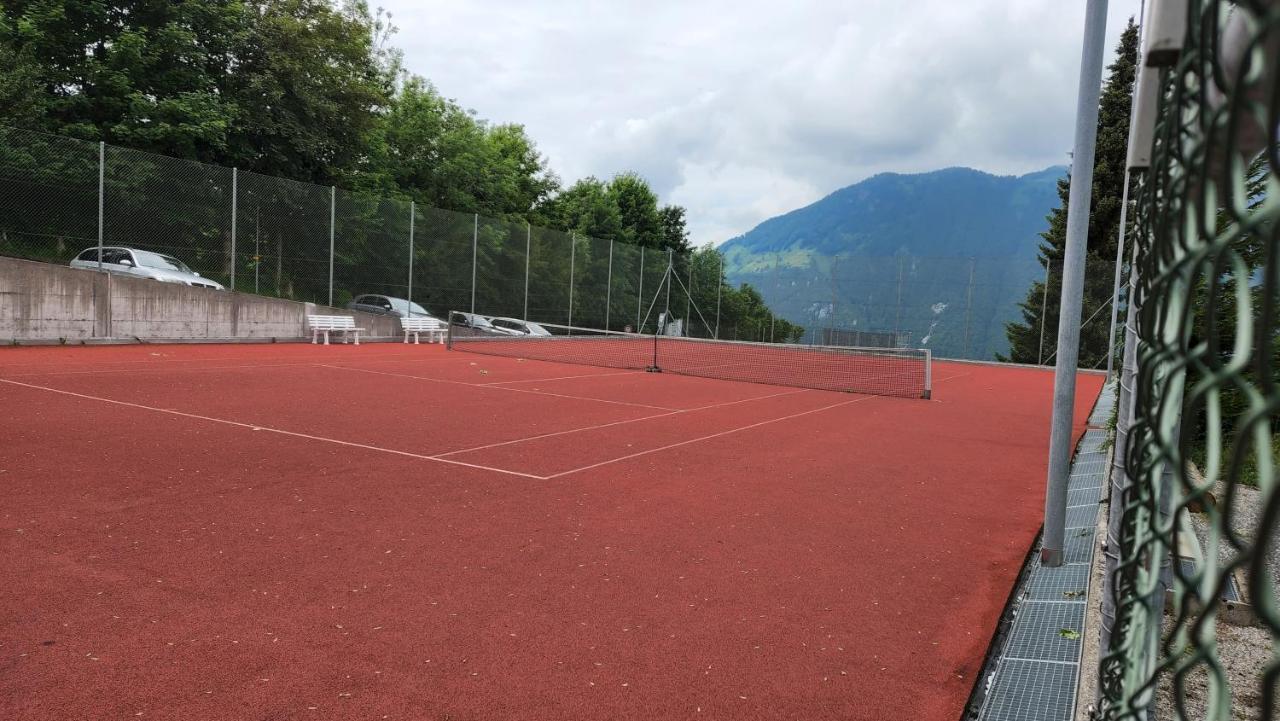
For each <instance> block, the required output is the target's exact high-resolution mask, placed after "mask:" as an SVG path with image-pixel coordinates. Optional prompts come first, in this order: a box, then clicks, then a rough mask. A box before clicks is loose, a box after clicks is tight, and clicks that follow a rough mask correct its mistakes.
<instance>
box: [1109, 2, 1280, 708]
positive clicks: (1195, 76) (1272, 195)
mask: <svg viewBox="0 0 1280 721" xmlns="http://www.w3.org/2000/svg"><path fill="white" fill-rule="evenodd" d="M1164 5H1165V7H1157V8H1155V10H1157V11H1163V12H1166V13H1168V11H1170V10H1175V11H1178V15H1176V16H1175V15H1166V16H1165V17H1160V16H1159V14H1158V13H1153V17H1152V20H1151V22H1150V26H1151V27H1152V28H1155V29H1158V30H1161V31H1164V34H1163V35H1158V34H1157V33H1156V32H1155V31H1154V30H1153V31H1148V32H1151V34H1152V35H1153V36H1156V41H1157V43H1158V42H1159V41H1163V44H1162V45H1157V43H1149V45H1148V50H1149V52H1148V53H1147V54H1146V61H1147V62H1146V67H1144V68H1143V69H1142V77H1140V80H1139V88H1140V91H1139V94H1138V99H1137V102H1138V103H1139V105H1138V107H1139V109H1140V110H1141V108H1142V107H1143V105H1142V103H1143V102H1144V101H1143V97H1142V89H1143V88H1144V86H1146V87H1149V88H1152V90H1151V96H1150V97H1151V103H1152V105H1153V107H1155V108H1158V109H1157V110H1154V111H1153V112H1152V114H1151V116H1152V117H1153V118H1154V119H1155V124H1154V128H1155V130H1154V143H1153V145H1152V146H1151V147H1152V154H1151V157H1150V166H1149V168H1145V169H1142V170H1141V171H1140V172H1135V173H1134V174H1133V180H1132V183H1133V196H1134V198H1135V205H1134V207H1135V225H1134V229H1133V232H1132V237H1133V239H1134V245H1135V247H1134V253H1133V268H1132V272H1131V275H1130V293H1131V296H1130V297H1131V298H1132V302H1131V303H1130V313H1129V319H1128V322H1127V327H1126V334H1125V335H1126V341H1125V356H1124V357H1125V362H1124V364H1123V369H1122V373H1121V382H1120V398H1119V403H1118V406H1119V410H1118V417H1117V424H1116V436H1115V446H1114V454H1115V458H1116V466H1115V467H1114V469H1113V476H1112V481H1111V484H1112V491H1111V509H1110V512H1111V519H1110V523H1111V527H1110V528H1109V531H1108V545H1107V553H1108V555H1109V556H1113V558H1110V559H1109V570H1110V573H1109V574H1108V586H1109V591H1110V592H1109V593H1108V594H1106V597H1105V599H1104V603H1107V605H1106V606H1105V607H1104V627H1103V633H1104V635H1103V638H1104V640H1103V644H1102V646H1103V653H1104V654H1105V655H1104V657H1103V659H1102V661H1101V664H1100V668H1099V701H1098V704H1097V707H1096V709H1095V716H1096V717H1097V718H1105V719H1148V718H1161V719H1214V720H1219V719H1221V720H1225V719H1271V718H1275V716H1276V707H1277V695H1278V692H1280V606H1277V603H1276V601H1277V585H1276V584H1277V575H1278V574H1280V554H1278V553H1277V523H1278V522H1280V493H1277V487H1276V467H1277V463H1278V462H1280V449H1278V447H1277V444H1276V431H1277V425H1278V419H1280V330H1278V327H1280V225H1278V221H1280V193H1278V191H1280V154H1278V151H1280V137H1278V134H1277V127H1278V125H1280V90H1278V85H1277V82H1278V80H1280V71H1278V68H1280V7H1278V6H1277V4H1276V3H1274V2H1261V1H1245V0H1240V1H1239V2H1227V1H1226V0H1191V1H1190V2H1187V3H1165V4H1164ZM1184 9H1185V11H1186V14H1185V16H1184V15H1181V11H1182V10H1184ZM1184 21H1185V23H1186V31H1185V33H1182V32H1181V31H1178V32H1168V30H1169V25H1165V24H1164V23H1172V24H1173V26H1174V27H1179V26H1181V24H1182V23H1183V22H1184ZM1178 38H1184V40H1183V41H1182V42H1181V43H1180V45H1181V47H1177V46H1176V45H1171V44H1170V42H1169V41H1170V40H1174V41H1176V40H1177V39H1178ZM1152 47H1155V50H1151V48H1152ZM1156 51H1158V52H1159V54H1156ZM1148 83H1150V85H1149V86H1148V85H1147V84H1148ZM1141 118H1142V113H1141V112H1140V113H1138V114H1136V115H1135V128H1138V129H1141V128H1143V127H1150V126H1149V125H1146V126H1144V124H1143V122H1142V119H1141ZM1136 132H1137V133H1139V134H1140V132H1141V131H1140V130H1139V131H1136ZM1137 149H1138V150H1143V148H1142V147H1140V146H1139V147H1138V148H1137ZM1131 152H1132V151H1131ZM1133 157H1134V156H1133V155H1131V165H1133V164H1134V163H1133V160H1132V158H1133ZM1139 165H1140V164H1139ZM1108 602H1109V603H1108ZM1108 633H1109V637H1108Z"/></svg>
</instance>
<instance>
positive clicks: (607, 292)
mask: <svg viewBox="0 0 1280 721" xmlns="http://www.w3.org/2000/svg"><path fill="white" fill-rule="evenodd" d="M612 302H613V241H612V240H611V241H609V274H608V275H607V276H606V278H605V281H604V329H605V330H609V306H610V305H611V304H612Z"/></svg>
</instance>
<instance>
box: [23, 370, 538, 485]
mask: <svg viewBox="0 0 1280 721" xmlns="http://www.w3.org/2000/svg"><path fill="white" fill-rule="evenodd" d="M0 383H8V384H11V385H15V386H22V387H23V388H31V389H34V390H41V391H48V392H50V393H58V394H61V395H64V396H73V397H75V398H84V399H86V400H91V401H99V402H101V403H111V404H113V405H118V406H125V407H128V408H138V409H141V410H144V411H153V412H156V413H167V414H169V415H173V416H182V417H183V418H195V419H197V420H202V421H209V422H210V423H222V424H225V425H229V426H237V427H239V428H248V429H249V430H251V431H267V432H269V433H279V434H280V435H283V436H292V437H294V438H305V439H307V440H312V441H321V442H324V443H334V444H337V445H340V446H348V447H351V448H363V449H365V450H369V451H377V452H379V453H389V454H391V455H395V456H404V457H406V458H417V459H420V460H424V461H436V462H437V463H447V464H449V465H452V466H467V467H468V468H478V469H480V470H483V471H494V472H496V473H506V474H508V475H512V476H520V477H522V478H532V479H534V480H538V481H545V480H547V477H546V476H539V475H535V474H533V473H521V472H520V471H510V470H507V469H505V468H494V467H493V466H481V465H478V464H475V463H464V462H462V461H454V460H450V459H448V458H439V457H436V456H428V455H423V454H421V453H410V452H409V451H398V450H396V449H394V448H383V447H381V446H371V445H367V444H364V443H355V442H353V441H343V440H339V439H337V438H327V437H325V436H313V435H311V434H308V433H298V432H296V431H286V430H283V429H280V428H271V427H269V426H262V425H258V424H256V423H241V422H240V421H232V420H227V419H226V418H215V417H213V416H202V415H199V414H196V413H184V412H183V411H175V410H173V409H171V408H156V407H155V406H146V405H142V404H141V403H129V402H128V401H118V400H114V399H112V398H103V397H101V396H91V395H88V394H86V393H75V392H73V391H64V390H61V389H58V388H49V387H48V386H39V385H34V384H32V383H22V382H21V381H14V380H8V379H6V378H0Z"/></svg>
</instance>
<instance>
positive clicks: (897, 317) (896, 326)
mask: <svg viewBox="0 0 1280 721" xmlns="http://www.w3.org/2000/svg"><path fill="white" fill-rule="evenodd" d="M902 265H903V263H902V256H898V305H897V310H896V311H895V312H894V316H893V335H894V337H895V338H896V337H897V335H898V332H899V331H901V330H902ZM895 342H896V341H895Z"/></svg>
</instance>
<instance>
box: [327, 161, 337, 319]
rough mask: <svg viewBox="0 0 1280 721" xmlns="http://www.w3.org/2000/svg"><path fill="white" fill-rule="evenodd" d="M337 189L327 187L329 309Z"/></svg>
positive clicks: (331, 296) (331, 292) (331, 290)
mask: <svg viewBox="0 0 1280 721" xmlns="http://www.w3.org/2000/svg"><path fill="white" fill-rule="evenodd" d="M337 210H338V189H337V188H336V187H334V186H332V185H330V186H329V307H330V308H332V307H333V235H334V228H335V227H336V226H335V224H336V223H337V218H338V212H337Z"/></svg>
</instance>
